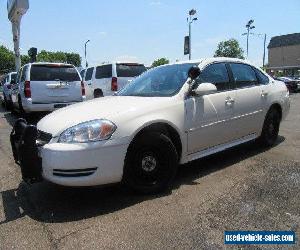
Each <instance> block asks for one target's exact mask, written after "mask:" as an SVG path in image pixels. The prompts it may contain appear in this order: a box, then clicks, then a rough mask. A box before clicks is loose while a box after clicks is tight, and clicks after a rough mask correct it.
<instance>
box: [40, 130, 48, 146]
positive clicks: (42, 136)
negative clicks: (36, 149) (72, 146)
mask: <svg viewBox="0 0 300 250" xmlns="http://www.w3.org/2000/svg"><path fill="white" fill-rule="evenodd" d="M51 139H52V135H51V134H49V133H46V132H43V131H41V130H38V133H37V138H36V141H37V145H38V146H43V145H45V144H47V143H49V142H50V141H51Z"/></svg>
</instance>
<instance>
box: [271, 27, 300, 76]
mask: <svg viewBox="0 0 300 250" xmlns="http://www.w3.org/2000/svg"><path fill="white" fill-rule="evenodd" d="M268 58H269V59H268V67H267V71H268V72H269V73H271V74H275V75H284V76H295V75H296V76H299V75H300V33H294V34H288V35H283V36H275V37H272V38H271V40H270V43H269V45H268Z"/></svg>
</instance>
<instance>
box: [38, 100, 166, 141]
mask: <svg viewBox="0 0 300 250" xmlns="http://www.w3.org/2000/svg"><path fill="white" fill-rule="evenodd" d="M167 99H169V98H166V97H135V96H108V97H103V98H97V99H93V100H90V101H86V102H82V103H78V104H74V105H71V106H68V107H65V108H62V109H59V110H56V111H54V112H52V113H51V114H49V115H47V116H45V117H44V118H43V119H41V120H40V121H39V123H38V124H37V128H38V129H39V130H41V131H44V132H47V133H50V134H52V136H53V137H56V136H59V135H60V134H61V133H62V132H63V131H64V130H66V129H67V128H70V127H72V126H75V125H77V124H79V123H82V122H86V121H91V120H95V119H108V120H110V121H112V122H114V123H116V125H118V124H117V123H118V121H119V120H121V119H120V118H123V120H124V117H130V116H132V114H133V113H134V114H135V115H138V113H139V112H143V113H145V112H149V111H151V110H153V109H155V107H161V106H162V105H160V104H157V102H166V101H167ZM154 103H155V105H154Z"/></svg>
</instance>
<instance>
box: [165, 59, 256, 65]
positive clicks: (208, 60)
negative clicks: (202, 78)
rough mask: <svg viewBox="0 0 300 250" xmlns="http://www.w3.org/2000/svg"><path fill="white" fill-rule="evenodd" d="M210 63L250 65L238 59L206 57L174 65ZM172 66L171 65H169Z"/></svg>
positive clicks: (246, 61)
mask: <svg viewBox="0 0 300 250" xmlns="http://www.w3.org/2000/svg"><path fill="white" fill-rule="evenodd" d="M212 62H239V63H246V64H251V65H252V63H251V62H249V61H248V60H244V59H239V58H231V57H208V58H199V59H193V60H189V61H179V62H176V63H174V64H185V63H199V64H200V63H205V64H209V63H212ZM171 64H172V63H171Z"/></svg>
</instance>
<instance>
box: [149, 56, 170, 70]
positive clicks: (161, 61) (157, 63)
mask: <svg viewBox="0 0 300 250" xmlns="http://www.w3.org/2000/svg"><path fill="white" fill-rule="evenodd" d="M168 63H169V60H168V59H167V58H164V57H162V58H159V59H157V60H155V61H154V62H153V63H152V65H151V67H152V68H153V67H157V66H160V65H164V64H168Z"/></svg>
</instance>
